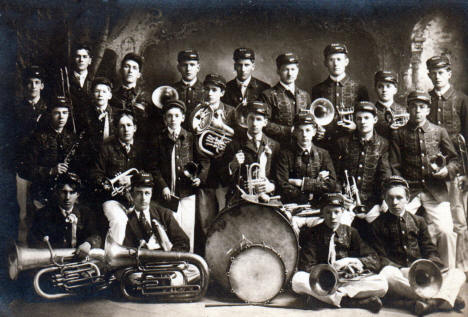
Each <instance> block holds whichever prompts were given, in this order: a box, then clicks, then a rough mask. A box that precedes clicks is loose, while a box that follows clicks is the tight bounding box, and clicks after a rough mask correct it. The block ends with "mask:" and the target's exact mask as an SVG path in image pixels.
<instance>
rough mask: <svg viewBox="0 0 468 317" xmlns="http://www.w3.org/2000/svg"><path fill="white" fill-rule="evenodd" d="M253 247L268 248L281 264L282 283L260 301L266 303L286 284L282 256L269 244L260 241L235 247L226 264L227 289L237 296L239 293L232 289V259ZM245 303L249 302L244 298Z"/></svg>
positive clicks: (280, 291)
mask: <svg viewBox="0 0 468 317" xmlns="http://www.w3.org/2000/svg"><path fill="white" fill-rule="evenodd" d="M253 248H260V249H263V250H268V251H270V252H272V253H273V254H275V255H276V256H277V257H278V259H279V263H280V264H281V268H282V272H283V283H282V285H281V288H280V290H279V292H278V293H276V294H275V295H273V296H272V297H271V298H269V299H267V300H265V301H264V302H261V303H262V304H268V303H269V302H270V301H271V300H272V299H273V298H275V297H276V296H278V294H280V293H282V292H283V291H284V287H285V285H286V276H287V274H286V266H285V265H284V261H283V258H282V257H281V255H280V254H279V253H278V252H277V251H276V250H275V249H273V248H272V247H270V246H267V245H265V244H260V243H248V244H241V245H240V246H239V248H237V249H236V250H235V251H234V252H233V254H232V255H231V257H230V260H229V265H228V270H227V272H226V274H227V276H228V279H227V280H228V283H229V289H230V290H231V292H232V293H233V294H234V295H236V296H237V297H239V295H237V294H236V292H235V291H234V289H233V288H232V285H231V274H230V272H231V267H232V264H233V262H234V260H235V259H236V258H237V256H238V255H239V254H241V253H242V252H243V251H245V250H248V249H253ZM239 299H241V300H243V299H242V298H240V297H239ZM244 301H245V302H246V303H251V302H249V301H246V300H244Z"/></svg>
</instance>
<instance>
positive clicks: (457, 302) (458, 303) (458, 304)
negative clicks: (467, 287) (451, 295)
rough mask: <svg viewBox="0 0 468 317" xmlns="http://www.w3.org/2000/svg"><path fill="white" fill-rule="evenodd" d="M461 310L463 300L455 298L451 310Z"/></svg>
mask: <svg viewBox="0 0 468 317" xmlns="http://www.w3.org/2000/svg"><path fill="white" fill-rule="evenodd" d="M463 308H465V300H464V299H463V298H461V297H460V296H457V299H455V303H454V304H453V309H454V310H457V311H461V310H463Z"/></svg>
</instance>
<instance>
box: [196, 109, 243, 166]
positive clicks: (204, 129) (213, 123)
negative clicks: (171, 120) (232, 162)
mask: <svg viewBox="0 0 468 317" xmlns="http://www.w3.org/2000/svg"><path fill="white" fill-rule="evenodd" d="M222 115H223V114H222V113H220V112H218V111H213V110H212V109H211V107H210V105H208V104H199V105H198V106H196V107H195V109H193V111H192V113H191V115H190V119H189V122H190V124H191V127H192V129H193V131H194V132H195V134H197V135H199V137H198V138H199V139H198V147H199V149H200V151H201V152H202V153H204V154H206V155H208V156H209V157H217V156H220V155H221V154H222V153H223V152H224V150H225V149H226V146H227V145H228V144H229V143H230V142H231V141H232V136H233V135H234V130H233V129H232V128H231V127H230V126H228V125H226V124H225V123H224V122H223V118H222Z"/></svg>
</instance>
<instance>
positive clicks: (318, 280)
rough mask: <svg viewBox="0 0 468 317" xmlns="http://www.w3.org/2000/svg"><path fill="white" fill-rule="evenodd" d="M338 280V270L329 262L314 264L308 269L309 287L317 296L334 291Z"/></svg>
mask: <svg viewBox="0 0 468 317" xmlns="http://www.w3.org/2000/svg"><path fill="white" fill-rule="evenodd" d="M338 281H339V275H338V272H337V271H336V270H335V268H334V267H333V266H331V265H329V264H319V265H315V266H314V267H313V268H312V270H311V271H310V276H309V284H310V288H311V289H312V291H313V292H314V293H315V294H317V295H319V296H325V295H330V294H333V293H335V292H336V289H337V288H338Z"/></svg>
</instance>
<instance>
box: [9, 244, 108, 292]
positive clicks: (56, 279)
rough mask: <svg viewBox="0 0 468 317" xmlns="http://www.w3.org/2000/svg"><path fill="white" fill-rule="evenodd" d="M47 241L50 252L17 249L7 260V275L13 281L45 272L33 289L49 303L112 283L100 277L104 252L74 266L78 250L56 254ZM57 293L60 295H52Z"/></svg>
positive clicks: (100, 288) (96, 289)
mask: <svg viewBox="0 0 468 317" xmlns="http://www.w3.org/2000/svg"><path fill="white" fill-rule="evenodd" d="M44 241H45V242H46V243H47V246H48V250H46V249H30V248H25V247H20V246H17V245H15V251H14V252H13V253H11V254H10V255H9V257H8V262H9V268H8V271H9V275H10V278H11V279H12V280H15V279H16V278H17V276H18V274H19V272H21V271H23V270H30V269H36V268H42V269H40V270H39V271H38V272H37V273H36V274H35V276H34V282H33V285H34V290H35V291H36V293H37V294H38V295H39V296H41V297H44V298H47V299H57V298H63V297H68V296H72V295H75V294H78V293H81V294H82V293H90V292H96V291H99V290H103V289H105V288H107V287H108V286H109V285H110V284H111V283H112V281H113V278H112V277H109V278H107V277H104V276H103V275H101V271H100V268H99V266H98V265H99V264H100V263H102V262H103V259H104V254H103V252H100V251H102V250H99V249H92V250H91V252H90V254H89V259H85V260H83V261H81V262H74V261H73V259H74V257H75V255H74V253H75V249H55V250H53V249H52V247H51V245H50V243H49V238H48V237H47V236H46V237H44ZM44 282H45V284H44ZM44 286H45V287H44ZM44 289H45V290H44ZM57 289H58V292H54V293H50V292H49V291H52V290H57Z"/></svg>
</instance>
